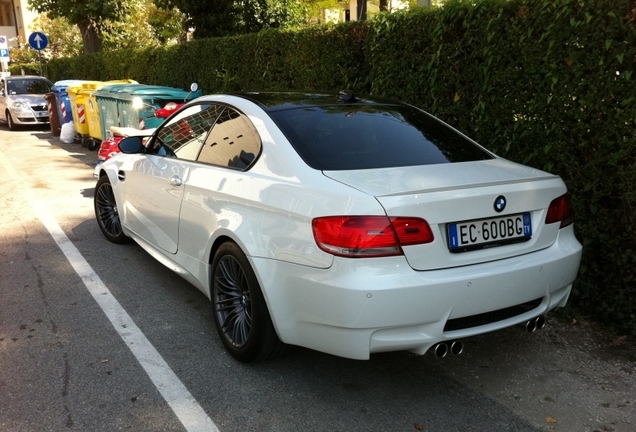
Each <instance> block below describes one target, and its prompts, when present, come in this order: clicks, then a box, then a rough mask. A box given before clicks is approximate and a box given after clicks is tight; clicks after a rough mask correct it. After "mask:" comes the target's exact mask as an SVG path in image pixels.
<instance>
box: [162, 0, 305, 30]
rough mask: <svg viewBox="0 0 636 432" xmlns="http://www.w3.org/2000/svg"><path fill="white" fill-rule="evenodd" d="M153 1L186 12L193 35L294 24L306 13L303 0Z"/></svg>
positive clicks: (301, 20) (298, 23)
mask: <svg viewBox="0 0 636 432" xmlns="http://www.w3.org/2000/svg"><path fill="white" fill-rule="evenodd" d="M155 4H157V6H160V7H162V8H165V9H170V8H175V7H176V8H178V9H179V10H181V11H182V12H183V13H185V14H186V16H187V20H186V25H187V26H188V27H191V28H193V29H194V36H195V37H196V38H207V37H216V36H230V35H236V34H243V33H253V32H257V31H260V30H263V29H266V28H285V27H293V26H297V25H300V24H302V23H304V22H305V21H306V16H307V7H306V5H305V3H304V1H303V0H214V1H210V2H206V1H201V0H156V1H155Z"/></svg>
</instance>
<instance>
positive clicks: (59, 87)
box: [51, 80, 83, 93]
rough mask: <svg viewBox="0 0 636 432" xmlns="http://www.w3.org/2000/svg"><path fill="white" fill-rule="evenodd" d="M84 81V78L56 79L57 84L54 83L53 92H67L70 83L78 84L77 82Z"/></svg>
mask: <svg viewBox="0 0 636 432" xmlns="http://www.w3.org/2000/svg"><path fill="white" fill-rule="evenodd" d="M82 82H83V80H61V81H56V82H55V84H53V87H51V91H52V92H54V93H55V92H65V91H66V88H67V87H68V86H70V85H77V84H81V83H82Z"/></svg>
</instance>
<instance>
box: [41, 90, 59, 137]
mask: <svg viewBox="0 0 636 432" xmlns="http://www.w3.org/2000/svg"><path fill="white" fill-rule="evenodd" d="M44 99H45V100H46V104H47V105H48V108H49V120H50V122H51V133H52V134H53V136H60V132H61V131H62V128H61V126H60V117H59V115H58V114H57V106H56V105H55V104H56V102H55V93H53V92H51V93H47V94H45V95H44Z"/></svg>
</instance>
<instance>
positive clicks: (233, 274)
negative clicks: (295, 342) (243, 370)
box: [211, 242, 286, 362]
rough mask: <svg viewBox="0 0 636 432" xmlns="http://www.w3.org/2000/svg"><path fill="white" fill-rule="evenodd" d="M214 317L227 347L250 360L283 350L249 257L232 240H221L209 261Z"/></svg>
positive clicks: (241, 359) (243, 360)
mask: <svg viewBox="0 0 636 432" xmlns="http://www.w3.org/2000/svg"><path fill="white" fill-rule="evenodd" d="M212 268H213V274H212V293H211V294H212V305H213V312H214V321H215V323H216V328H217V330H218V332H219V336H220V337H221V341H222V342H223V345H224V346H225V348H226V349H227V351H228V352H229V353H230V354H231V355H232V356H233V357H234V358H235V359H237V360H239V361H242V362H251V361H254V360H265V359H268V358H273V357H275V356H277V355H280V354H282V353H283V351H284V350H285V347H286V345H285V344H283V343H282V342H281V341H280V340H279V339H278V336H277V335H276V331H275V329H274V325H273V324H272V320H271V318H270V316H269V311H268V309H267V305H266V303H265V299H264V298H263V293H262V292H261V289H260V287H259V284H258V280H257V278H256V275H255V274H254V271H253V270H252V267H251V266H250V263H249V261H248V260H247V258H246V257H245V255H244V254H243V252H242V251H241V249H240V248H239V247H238V246H237V245H236V244H235V243H232V242H226V243H224V244H222V245H221V246H220V247H219V249H218V250H217V252H216V254H215V256H214V261H213V263H212Z"/></svg>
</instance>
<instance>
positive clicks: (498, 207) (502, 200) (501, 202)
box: [494, 195, 506, 213]
mask: <svg viewBox="0 0 636 432" xmlns="http://www.w3.org/2000/svg"><path fill="white" fill-rule="evenodd" d="M494 207H495V211H496V212H497V213H501V212H502V211H503V210H504V209H505V208H506V197H504V196H503V195H499V196H498V197H497V199H496V200H495V205H494Z"/></svg>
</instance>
